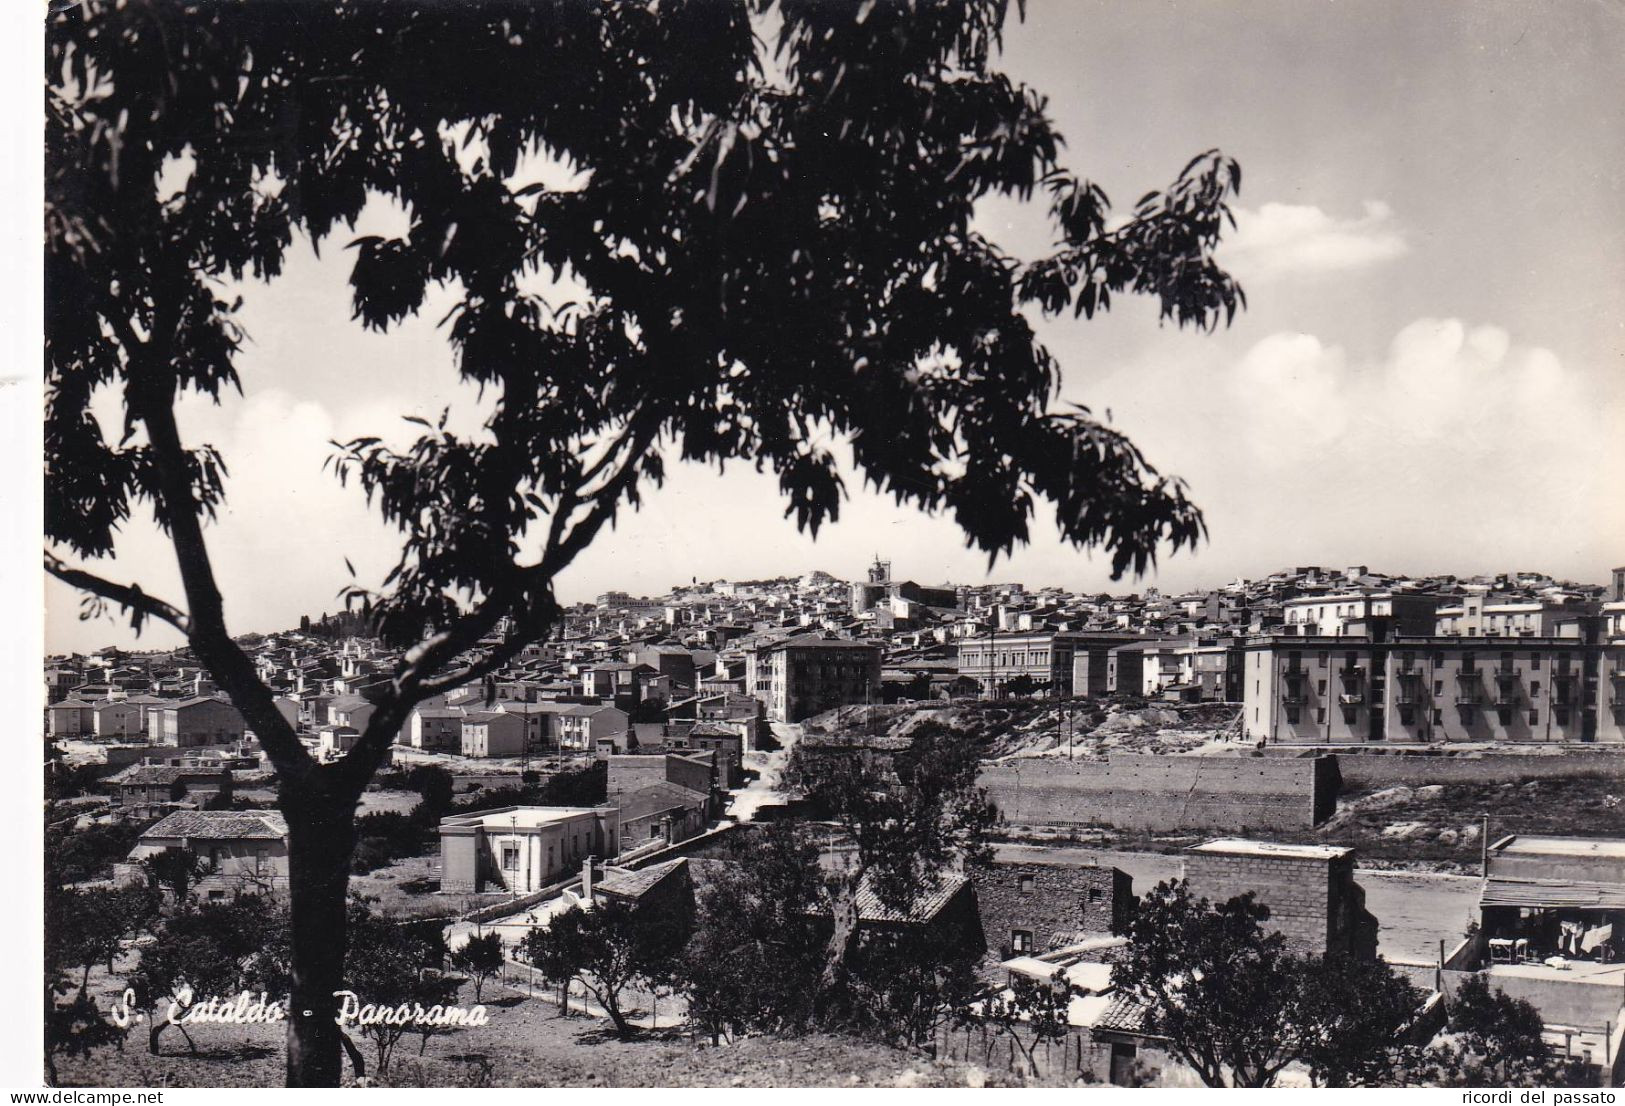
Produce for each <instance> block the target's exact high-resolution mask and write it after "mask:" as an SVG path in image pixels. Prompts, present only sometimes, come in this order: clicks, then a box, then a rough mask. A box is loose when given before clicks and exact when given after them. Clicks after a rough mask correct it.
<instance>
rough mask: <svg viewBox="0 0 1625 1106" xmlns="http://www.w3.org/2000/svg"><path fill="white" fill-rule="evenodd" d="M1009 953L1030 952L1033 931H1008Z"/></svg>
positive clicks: (1031, 949)
mask: <svg viewBox="0 0 1625 1106" xmlns="http://www.w3.org/2000/svg"><path fill="white" fill-rule="evenodd" d="M1010 951H1011V952H1032V951H1033V931H1032V930H1030V929H1012V930H1011V931H1010Z"/></svg>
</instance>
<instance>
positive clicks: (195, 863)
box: [141, 845, 210, 903]
mask: <svg viewBox="0 0 1625 1106" xmlns="http://www.w3.org/2000/svg"><path fill="white" fill-rule="evenodd" d="M141 863H142V865H143V866H144V867H145V868H146V869H147V873H148V875H149V877H150V878H151V879H152V881H153V882H154V883H155V884H157V885H158V886H159V887H162V888H163V889H165V890H166V891H168V892H169V893H170V894H171V895H172V896H174V900H175V902H177V903H185V902H187V901H189V900H190V899H191V898H192V888H193V887H195V886H196V885H197V882H198V881H199V880H201V879H204V878H205V877H207V876H208V874H209V871H210V868H209V862H208V861H207V860H205V859H203V858H202V857H200V856H198V855H197V853H195V852H193V851H192V850H190V849H182V848H177V847H175V846H173V845H171V846H169V847H168V848H165V849H163V850H162V851H160V852H156V853H154V854H153V855H151V856H149V857H147V858H146V859H144V860H143V861H142V862H141Z"/></svg>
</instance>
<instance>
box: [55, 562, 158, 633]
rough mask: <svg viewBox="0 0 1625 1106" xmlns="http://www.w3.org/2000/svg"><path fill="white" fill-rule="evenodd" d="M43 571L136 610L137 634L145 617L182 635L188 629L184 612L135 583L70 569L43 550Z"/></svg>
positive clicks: (121, 607)
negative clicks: (114, 580) (118, 581)
mask: <svg viewBox="0 0 1625 1106" xmlns="http://www.w3.org/2000/svg"><path fill="white" fill-rule="evenodd" d="M45 571H46V572H49V573H50V574H51V575H52V576H55V577H56V578H57V579H58V580H61V581H62V582H63V583H65V584H68V585H71V586H72V587H76V588H78V589H79V590H80V591H88V592H90V593H91V594H92V595H99V596H101V597H102V598H103V599H111V600H112V601H113V602H115V603H117V604H118V605H119V607H120V609H122V610H126V611H134V612H135V613H136V619H135V622H134V625H135V630H136V633H138V634H139V633H140V632H141V621H142V619H145V618H156V619H158V620H159V621H161V622H167V623H169V624H170V625H171V626H173V627H175V629H177V630H179V631H180V632H181V633H183V634H184V633H187V632H188V630H187V618H186V614H185V612H183V611H181V610H180V609H179V608H178V607H175V606H174V605H173V604H170V603H166V602H164V601H163V600H162V599H159V598H158V597H157V596H155V595H148V594H147V593H146V592H144V591H142V590H141V587H140V585H139V584H116V583H114V582H113V581H111V580H108V579H106V578H104V577H101V576H97V575H96V574H95V573H93V572H87V571H86V570H84V569H82V568H70V567H68V565H66V564H64V563H63V561H62V559H61V558H60V557H58V556H57V555H56V554H54V553H52V552H50V551H49V550H47V551H46V553H45Z"/></svg>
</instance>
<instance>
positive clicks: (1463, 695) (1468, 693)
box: [1456, 687, 1479, 707]
mask: <svg viewBox="0 0 1625 1106" xmlns="http://www.w3.org/2000/svg"><path fill="white" fill-rule="evenodd" d="M1478 697H1479V696H1478V689H1477V688H1476V687H1471V688H1462V689H1461V690H1460V691H1457V692H1456V706H1458V707H1476V706H1478Z"/></svg>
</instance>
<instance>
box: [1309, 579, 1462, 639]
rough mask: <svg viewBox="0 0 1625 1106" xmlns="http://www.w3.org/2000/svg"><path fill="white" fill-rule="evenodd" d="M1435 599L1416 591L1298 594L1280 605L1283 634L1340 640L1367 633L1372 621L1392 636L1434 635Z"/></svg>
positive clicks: (1436, 601)
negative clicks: (1386, 628) (1376, 622)
mask: <svg viewBox="0 0 1625 1106" xmlns="http://www.w3.org/2000/svg"><path fill="white" fill-rule="evenodd" d="M1438 607H1439V597H1438V596H1436V595H1428V594H1423V593H1417V592H1401V591H1377V590H1350V591H1342V592H1337V593H1334V594H1327V595H1300V596H1297V597H1296V598H1293V599H1288V600H1286V601H1285V602H1284V603H1282V604H1281V618H1282V622H1283V623H1284V624H1285V626H1286V632H1287V633H1289V634H1292V633H1295V634H1298V635H1300V636H1304V637H1344V636H1347V635H1350V634H1364V633H1368V632H1370V627H1371V625H1372V622H1373V620H1377V619H1380V620H1382V623H1384V624H1386V626H1387V627H1388V628H1389V629H1390V630H1391V631H1392V632H1393V633H1396V634H1415V635H1424V634H1431V633H1433V632H1434V628H1435V623H1436V617H1435V612H1436V611H1437V610H1438Z"/></svg>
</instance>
